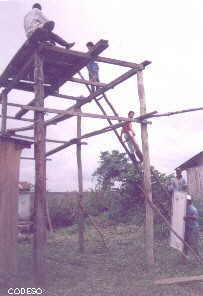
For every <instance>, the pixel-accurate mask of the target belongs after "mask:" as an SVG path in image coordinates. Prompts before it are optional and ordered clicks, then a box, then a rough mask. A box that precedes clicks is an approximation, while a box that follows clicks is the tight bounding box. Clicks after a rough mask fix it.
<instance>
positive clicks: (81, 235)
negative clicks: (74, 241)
mask: <svg viewBox="0 0 203 296" xmlns="http://www.w3.org/2000/svg"><path fill="white" fill-rule="evenodd" d="M77 137H78V138H80V137H81V117H80V116H78V117H77ZM76 147H77V165H78V189H79V190H78V191H79V193H78V235H79V237H78V242H79V252H80V253H84V231H85V219H84V213H83V211H82V209H81V203H82V199H83V174H82V157H81V143H80V142H78V143H77V146H76Z"/></svg>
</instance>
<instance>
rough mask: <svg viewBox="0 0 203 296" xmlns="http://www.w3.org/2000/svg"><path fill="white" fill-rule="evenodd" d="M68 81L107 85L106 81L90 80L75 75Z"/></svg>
mask: <svg viewBox="0 0 203 296" xmlns="http://www.w3.org/2000/svg"><path fill="white" fill-rule="evenodd" d="M68 81H72V82H76V83H81V84H87V85H94V86H100V87H104V86H105V85H106V83H102V82H96V81H89V80H85V79H78V78H75V77H72V78H70V79H69V80H68Z"/></svg>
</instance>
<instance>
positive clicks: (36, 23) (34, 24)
mask: <svg viewBox="0 0 203 296" xmlns="http://www.w3.org/2000/svg"><path fill="white" fill-rule="evenodd" d="M41 10H42V7H41V5H40V4H39V3H35V4H34V5H33V6H32V10H31V11H30V12H28V13H27V14H26V16H25V17H24V28H25V33H26V36H27V38H29V39H30V41H31V42H38V41H42V42H43V41H49V42H50V43H51V44H55V42H56V43H58V44H60V45H61V46H64V47H65V48H67V49H69V48H71V47H72V46H73V45H74V44H75V42H73V43H68V42H66V41H65V40H63V39H62V38H61V37H59V36H58V35H56V34H54V33H53V32H52V30H53V29H54V26H55V23H54V22H53V21H49V20H48V19H47V18H46V17H45V16H44V15H43V13H42V11H41ZM36 30H39V34H37V35H36V36H33V33H34V32H35V31H36Z"/></svg>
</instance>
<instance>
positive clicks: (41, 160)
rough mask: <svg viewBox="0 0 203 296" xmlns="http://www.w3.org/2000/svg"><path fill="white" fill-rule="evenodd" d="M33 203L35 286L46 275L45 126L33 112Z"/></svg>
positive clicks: (38, 66) (39, 65)
mask: <svg viewBox="0 0 203 296" xmlns="http://www.w3.org/2000/svg"><path fill="white" fill-rule="evenodd" d="M34 79H35V99H36V103H35V106H37V107H44V86H43V81H44V73H43V58H42V56H41V55H40V53H38V52H36V54H35V68H34ZM34 125H35V126H34V136H35V146H34V153H35V201H34V223H35V233H34V242H33V259H34V278H35V283H36V284H37V285H43V284H44V283H45V275H46V259H45V250H46V234H47V233H46V232H47V227H46V200H45V198H46V160H45V125H44V113H43V112H35V124H34Z"/></svg>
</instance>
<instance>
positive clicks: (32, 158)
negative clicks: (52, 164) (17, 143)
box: [20, 157, 52, 161]
mask: <svg viewBox="0 0 203 296" xmlns="http://www.w3.org/2000/svg"><path fill="white" fill-rule="evenodd" d="M20 159H22V160H35V158H34V157H21V158H20ZM51 160H52V159H51V158H46V161H51Z"/></svg>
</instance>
